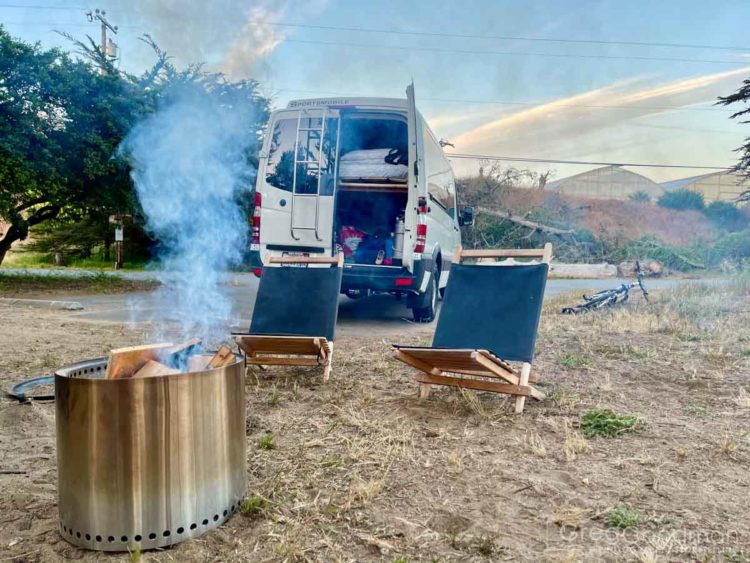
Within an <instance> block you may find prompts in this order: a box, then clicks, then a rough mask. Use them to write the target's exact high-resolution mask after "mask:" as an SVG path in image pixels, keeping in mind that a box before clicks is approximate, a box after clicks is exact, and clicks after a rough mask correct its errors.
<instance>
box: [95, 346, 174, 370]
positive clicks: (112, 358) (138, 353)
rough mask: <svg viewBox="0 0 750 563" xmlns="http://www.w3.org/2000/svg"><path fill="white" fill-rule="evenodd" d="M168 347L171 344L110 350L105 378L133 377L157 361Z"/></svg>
mask: <svg viewBox="0 0 750 563" xmlns="http://www.w3.org/2000/svg"><path fill="white" fill-rule="evenodd" d="M170 347H172V343H171V342H162V343H160V344H146V345H143V346H131V347H129V348H117V349H115V350H112V351H111V352H110V353H109V362H108V363H107V373H106V376H105V377H106V378H107V379H124V378H127V377H133V375H134V374H135V373H136V372H137V371H138V370H140V369H141V368H142V367H143V366H144V365H146V363H147V362H149V361H150V360H156V361H158V360H159V358H160V356H161V354H162V353H163V352H164V350H165V349H168V348H170Z"/></svg>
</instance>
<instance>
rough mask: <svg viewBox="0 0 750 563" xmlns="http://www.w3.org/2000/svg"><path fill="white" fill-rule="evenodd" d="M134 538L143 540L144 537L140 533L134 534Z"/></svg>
mask: <svg viewBox="0 0 750 563" xmlns="http://www.w3.org/2000/svg"><path fill="white" fill-rule="evenodd" d="M133 539H134V540H135V541H141V540H142V539H143V537H142V536H141V534H138V535H136V536H133Z"/></svg>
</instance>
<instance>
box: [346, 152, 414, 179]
mask: <svg viewBox="0 0 750 563" xmlns="http://www.w3.org/2000/svg"><path fill="white" fill-rule="evenodd" d="M404 161H405V158H404V155H402V154H401V153H400V152H398V151H396V149H370V150H358V151H351V152H348V153H346V154H345V155H343V156H342V157H341V160H340V161H339V178H388V179H404V178H406V177H407V175H408V173H409V169H408V167H407V166H406V164H405V162H404Z"/></svg>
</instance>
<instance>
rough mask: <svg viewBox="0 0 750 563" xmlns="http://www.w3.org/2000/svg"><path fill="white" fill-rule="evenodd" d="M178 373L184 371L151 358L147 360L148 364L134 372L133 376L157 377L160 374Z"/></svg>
mask: <svg viewBox="0 0 750 563" xmlns="http://www.w3.org/2000/svg"><path fill="white" fill-rule="evenodd" d="M176 373H182V372H181V371H180V370H178V369H174V368H171V367H169V366H165V365H164V364H162V363H159V362H157V361H154V360H149V361H148V362H146V365H144V366H143V367H142V368H141V369H139V370H138V371H137V372H135V373H134V374H133V377H157V376H159V375H174V374H176Z"/></svg>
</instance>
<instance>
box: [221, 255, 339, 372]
mask: <svg viewBox="0 0 750 563" xmlns="http://www.w3.org/2000/svg"><path fill="white" fill-rule="evenodd" d="M265 263H266V264H280V265H285V264H329V265H331V267H333V268H343V266H344V254H343V253H339V254H338V256H336V257H328V256H266V260H265ZM234 339H235V341H236V342H237V344H238V346H239V347H240V349H241V350H242V351H243V352H244V354H245V364H251V365H260V366H323V381H328V379H329V378H330V376H331V369H332V361H333V342H330V341H329V340H328V339H327V338H325V337H323V336H271V335H254V334H236V335H234Z"/></svg>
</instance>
